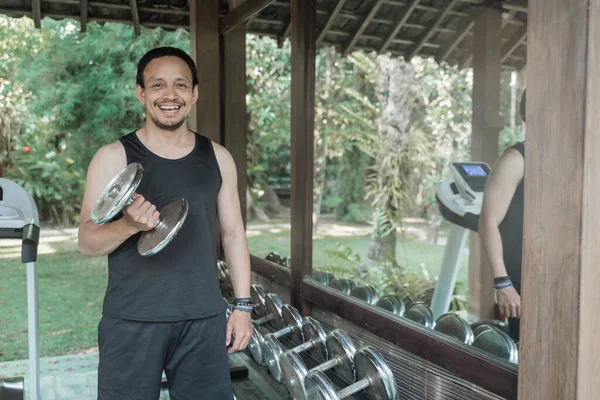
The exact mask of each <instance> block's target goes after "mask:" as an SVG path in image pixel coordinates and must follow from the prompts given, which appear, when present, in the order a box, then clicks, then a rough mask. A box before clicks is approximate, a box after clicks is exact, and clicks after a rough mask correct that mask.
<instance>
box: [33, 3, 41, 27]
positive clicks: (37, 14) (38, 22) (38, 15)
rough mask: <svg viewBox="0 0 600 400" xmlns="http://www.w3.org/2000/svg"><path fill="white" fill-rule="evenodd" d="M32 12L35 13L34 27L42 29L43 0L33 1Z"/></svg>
mask: <svg viewBox="0 0 600 400" xmlns="http://www.w3.org/2000/svg"><path fill="white" fill-rule="evenodd" d="M31 11H32V13H33V25H34V26H35V27H36V28H37V29H40V28H41V27H42V4H41V0H31Z"/></svg>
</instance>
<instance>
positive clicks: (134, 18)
mask: <svg viewBox="0 0 600 400" xmlns="http://www.w3.org/2000/svg"><path fill="white" fill-rule="evenodd" d="M129 7H130V10H131V22H132V23H133V31H134V32H135V36H140V34H141V33H142V31H141V28H140V14H139V13H138V9H137V0H129Z"/></svg>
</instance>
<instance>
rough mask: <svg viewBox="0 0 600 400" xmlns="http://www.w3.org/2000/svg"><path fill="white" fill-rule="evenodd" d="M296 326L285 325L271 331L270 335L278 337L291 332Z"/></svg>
mask: <svg viewBox="0 0 600 400" xmlns="http://www.w3.org/2000/svg"><path fill="white" fill-rule="evenodd" d="M296 328H297V327H296V326H295V325H290V326H286V327H285V328H282V329H280V330H278V331H275V332H273V333H272V335H273V337H274V338H276V339H279V338H280V337H282V336H285V335H287V334H288V333H292V332H293V331H294V329H296Z"/></svg>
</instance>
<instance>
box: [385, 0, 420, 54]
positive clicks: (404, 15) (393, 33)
mask: <svg viewBox="0 0 600 400" xmlns="http://www.w3.org/2000/svg"><path fill="white" fill-rule="evenodd" d="M420 1H421V0H413V2H412V3H411V4H410V5H409V6H408V7H407V8H406V10H404V13H402V16H401V17H400V18H399V19H398V21H397V22H396V23H395V24H394V28H393V29H392V31H391V32H390V34H389V35H388V37H387V38H386V39H385V40H384V41H383V43H382V44H381V46H380V47H379V50H378V51H377V52H378V53H383V52H384V51H385V49H387V47H388V46H389V45H390V44H391V43H392V41H393V40H394V39H395V38H396V35H398V33H399V32H400V30H402V28H403V27H404V25H405V24H406V22H407V21H408V19H409V18H410V16H411V15H412V13H413V11H415V9H416V8H417V6H418V5H419V2H420Z"/></svg>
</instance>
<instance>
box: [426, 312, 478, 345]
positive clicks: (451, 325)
mask: <svg viewBox="0 0 600 400" xmlns="http://www.w3.org/2000/svg"><path fill="white" fill-rule="evenodd" d="M435 330H436V331H438V332H441V333H443V334H445V335H448V336H450V337H452V338H454V339H457V340H458V341H460V342H462V343H465V344H469V345H470V344H471V343H473V330H472V329H471V326H470V325H469V323H468V322H467V321H465V320H464V319H462V318H461V317H459V316H458V315H456V314H454V313H448V314H444V315H442V316H441V317H439V318H438V319H437V321H436V322H435Z"/></svg>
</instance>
